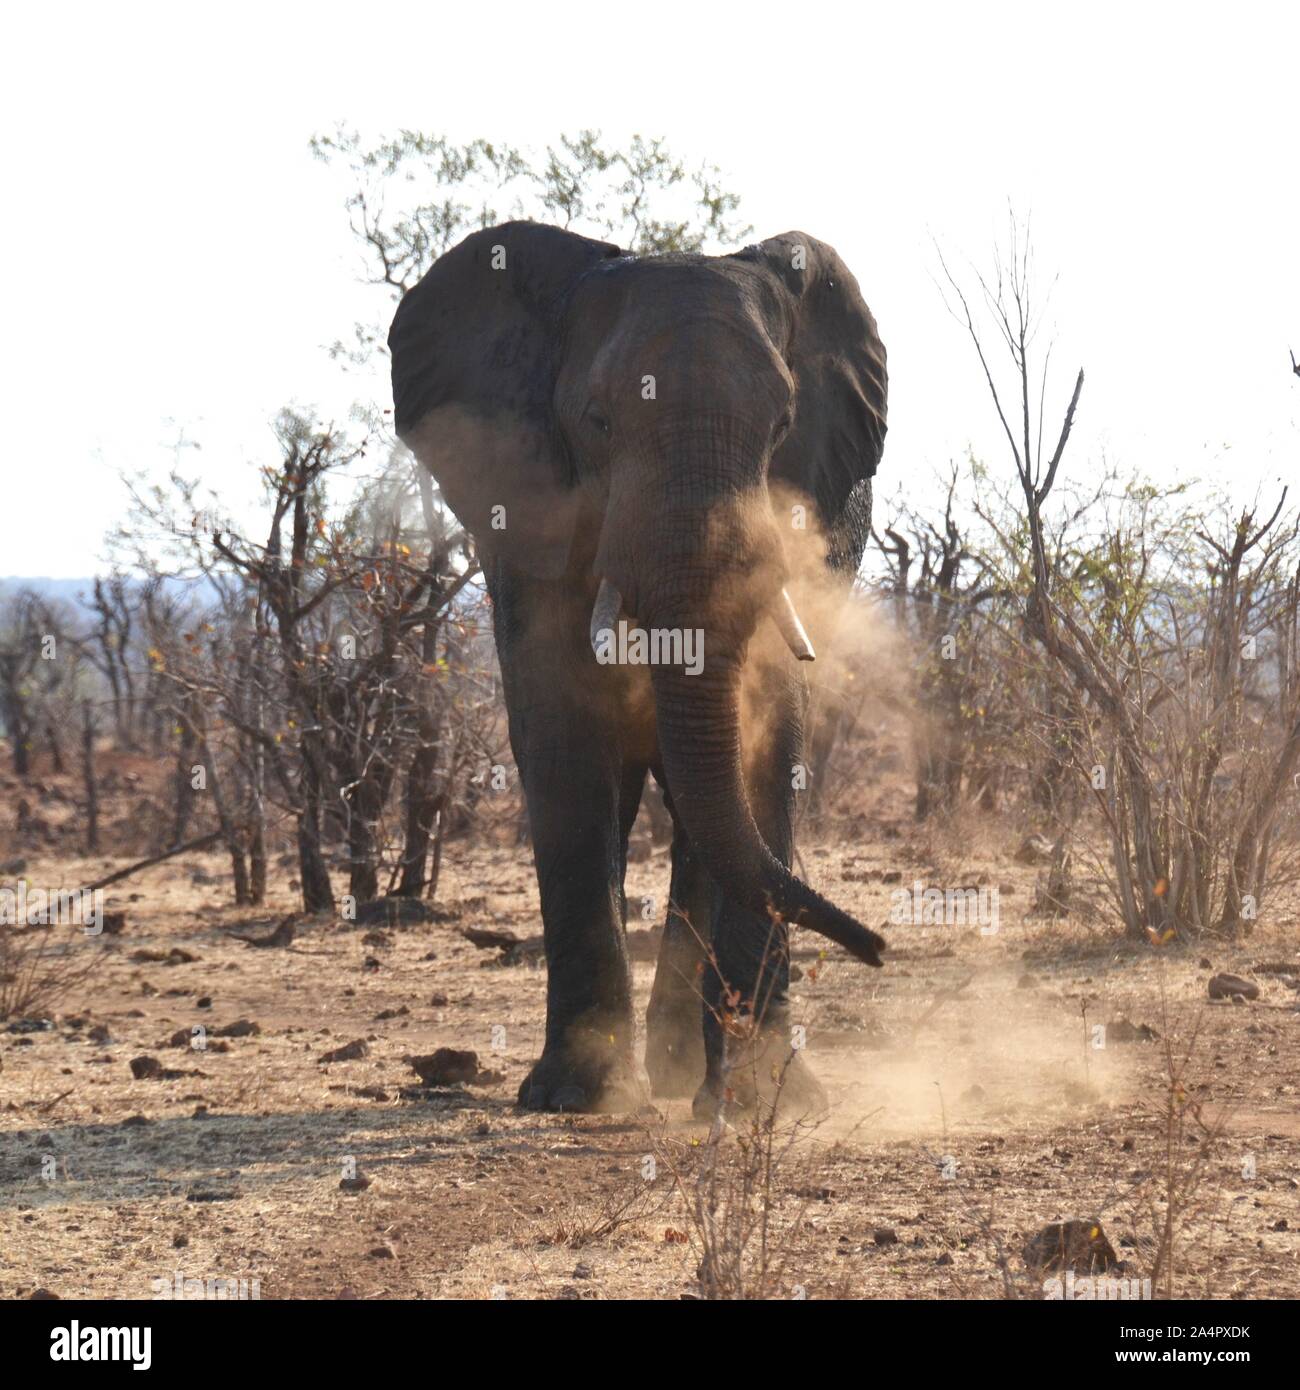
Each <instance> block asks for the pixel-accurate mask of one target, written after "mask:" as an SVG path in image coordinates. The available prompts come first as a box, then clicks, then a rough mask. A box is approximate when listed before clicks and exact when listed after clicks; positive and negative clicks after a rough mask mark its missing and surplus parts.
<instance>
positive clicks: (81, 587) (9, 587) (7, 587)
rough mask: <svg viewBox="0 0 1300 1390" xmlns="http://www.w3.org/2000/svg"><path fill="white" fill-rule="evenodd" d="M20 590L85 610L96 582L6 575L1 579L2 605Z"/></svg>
mask: <svg viewBox="0 0 1300 1390" xmlns="http://www.w3.org/2000/svg"><path fill="white" fill-rule="evenodd" d="M20 589H31V590H32V591H33V592H34V593H37V594H40V595H41V597H42V598H48V599H59V600H61V601H62V602H64V603H71V604H75V605H76V606H78V607H81V608H85V607H88V606H89V603H90V596H91V594H92V593H93V592H94V589H95V581H94V579H93V578H86V579H50V578H49V577H48V576H45V575H36V576H33V577H31V578H28V577H26V576H24V575H4V576H2V577H0V603H4V602H5V601H6V600H8V599H10V598H12V597H13V596H14V595H15V594H16V593H18V592H19V590H20Z"/></svg>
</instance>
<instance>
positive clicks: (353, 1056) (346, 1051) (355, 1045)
mask: <svg viewBox="0 0 1300 1390" xmlns="http://www.w3.org/2000/svg"><path fill="white" fill-rule="evenodd" d="M369 1056H370V1045H369V1043H367V1042H366V1040H365V1039H364V1038H356V1039H354V1040H353V1041H352V1042H350V1043H344V1044H343V1046H342V1047H336V1048H335V1049H334V1050H333V1051H332V1052H327V1053H325V1055H324V1056H323V1057H322V1058H321V1061H322V1062H359V1061H360V1060H361V1059H362V1058H363V1057H369Z"/></svg>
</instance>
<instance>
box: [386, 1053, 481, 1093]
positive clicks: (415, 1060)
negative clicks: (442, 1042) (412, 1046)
mask: <svg viewBox="0 0 1300 1390" xmlns="http://www.w3.org/2000/svg"><path fill="white" fill-rule="evenodd" d="M402 1060H403V1061H404V1062H405V1063H406V1064H407V1065H408V1066H409V1067H410V1068H411V1069H412V1070H413V1071H414V1072H415V1073H416V1074H417V1075H418V1076H419V1078H420V1080H421V1081H423V1082H424V1084H425V1085H426V1086H461V1085H464V1084H465V1083H466V1082H470V1081H477V1080H478V1077H479V1069H478V1053H477V1052H469V1051H465V1052H461V1051H458V1050H457V1049H456V1048H454V1047H440V1048H439V1049H438V1050H437V1051H436V1052H432V1053H429V1054H428V1055H426V1056H423V1057H403V1058H402Z"/></svg>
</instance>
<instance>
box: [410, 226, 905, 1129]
mask: <svg viewBox="0 0 1300 1390" xmlns="http://www.w3.org/2000/svg"><path fill="white" fill-rule="evenodd" d="M389 344H390V346H391V348H392V355H393V385H394V403H395V416H396V427H397V431H398V434H399V435H400V436H401V437H402V438H403V439H404V440H405V441H406V442H407V443H408V444H409V445H410V446H411V448H412V449H413V451H414V452H415V453H416V455H417V456H418V457H419V458H420V459H421V460H422V461H423V462H424V463H425V464H426V465H427V466H428V467H429V468H430V470H431V471H432V472H433V474H434V476H435V477H436V478H437V480H438V482H439V484H440V485H441V488H442V491H443V495H444V496H445V497H446V499H447V501H448V502H449V503H450V505H451V506H452V507H453V509H454V510H455V512H456V514H457V516H458V517H459V518H460V520H461V521H462V522H463V523H464V525H465V526H466V527H467V528H468V529H469V530H470V531H471V533H472V534H473V535H474V536H475V538H476V540H477V543H478V547H479V551H480V554H481V556H482V559H483V566H484V572H485V574H486V577H487V583H488V587H489V590H490V593H491V597H492V601H493V610H494V626H495V634H496V641H497V650H498V654H499V656H500V661H501V669H502V675H503V680H504V685H505V694H506V703H507V708H508V712H509V722H510V738H511V745H512V748H513V750H514V755H515V759H516V762H517V764H518V766H519V770H520V775H521V777H522V780H523V788H524V792H525V795H526V797H527V802H528V812H529V819H530V823H531V827H532V834H533V848H534V854H535V858H536V865H537V877H538V883H539V886H540V890H541V903H542V916H543V920H544V929H545V941H546V958H547V967H548V990H547V1023H546V1042H545V1048H544V1051H543V1054H542V1057H541V1059H540V1060H539V1061H538V1062H537V1063H536V1064H535V1066H534V1067H533V1069H532V1071H531V1073H530V1075H529V1076H528V1078H527V1079H526V1080H525V1082H524V1084H523V1086H522V1088H521V1090H520V1096H519V1098H520V1102H521V1103H522V1104H524V1105H527V1106H530V1107H533V1108H538V1109H546V1110H590V1109H597V1108H602V1109H607V1108H619V1107H622V1106H626V1105H628V1104H630V1103H632V1101H633V1100H634V1099H635V1097H636V1094H637V1087H636V1084H635V1078H636V1075H637V1073H636V1068H635V1065H634V1059H633V1057H632V1043H633V1038H634V1032H635V1030H634V1025H633V1020H632V1012H631V990H630V984H629V973H628V962H627V953H626V945H625V940H624V933H625V927H626V918H627V903H626V899H625V897H624V893H623V878H624V871H625V868H626V855H627V836H628V832H629V830H630V829H631V826H632V822H633V820H634V818H635V816H636V811H637V807H638V805H639V802H640V799H641V794H642V790H643V787H644V785H645V779H646V774H647V771H649V772H651V773H653V775H654V777H655V780H656V781H657V782H658V783H659V785H660V786H661V787H663V788H664V790H665V793H666V798H665V799H666V801H667V804H668V806H669V809H670V810H671V812H672V816H673V823H674V838H673V847H672V889H671V899H672V901H671V905H670V909H669V915H668V921H667V927H666V931H665V936H664V945H663V949H662V954H661V956H660V960H659V966H658V971H657V975H656V979H655V985H654V991H653V994H652V998H651V1003H650V1009H649V1014H648V1017H647V1052H646V1069H647V1072H648V1074H649V1078H650V1082H651V1085H652V1088H653V1090H654V1091H655V1093H656V1094H661V1095H681V1094H691V1093H695V1095H696V1109H697V1112H699V1113H712V1110H713V1108H714V1107H715V1105H716V1104H717V1102H718V1101H719V1099H720V1098H721V1097H722V1096H723V1095H724V1092H725V1093H726V1094H729V1095H733V1097H734V1096H735V1094H736V1092H737V1091H738V1090H739V1089H741V1088H739V1087H738V1084H737V1081H736V1075H737V1072H736V1070H735V1069H734V1068H733V1067H732V1064H731V1063H730V1062H729V1060H728V1056H729V1054H728V1046H729V1043H728V1038H732V1039H734V1038H735V1037H736V1036H737V1035H738V1034H740V1033H743V1032H745V1031H746V1030H748V1033H749V1036H750V1037H751V1038H755V1039H757V1040H758V1043H759V1044H763V1043H764V1040H773V1041H774V1043H775V1046H774V1048H771V1049H769V1052H768V1054H767V1055H770V1056H776V1057H777V1058H778V1060H780V1061H782V1062H783V1061H784V1060H785V1056H786V1055H787V1053H788V1048H787V1047H786V1044H785V1037H786V1035H787V1031H788V1018H787V1014H786V992H787V988H788V980H789V961H788V931H787V925H786V924H787V923H788V922H797V923H799V924H801V925H802V926H804V927H805V928H811V929H812V930H814V931H817V932H820V933H822V934H823V935H826V936H828V937H830V938H831V939H833V940H836V941H839V942H841V943H842V944H844V945H845V946H846V947H847V948H848V949H849V950H850V951H851V952H852V953H853V954H855V955H856V956H858V957H859V958H860V959H862V960H864V961H866V962H867V963H869V964H872V965H879V964H880V958H879V952H880V950H881V949H882V947H883V942H882V941H881V939H880V938H879V937H878V936H876V935H875V934H874V933H873V932H870V931H868V930H867V929H866V928H865V927H863V926H861V925H860V924H859V923H857V922H855V921H854V920H853V919H852V918H851V917H850V916H848V915H847V914H846V913H844V912H842V911H840V910H839V909H838V908H836V907H835V906H834V905H832V904H831V903H829V902H827V901H826V900H825V899H824V898H822V897H821V896H819V895H818V894H817V893H815V892H814V891H813V890H812V889H811V888H809V887H808V886H807V885H806V884H804V883H802V882H801V881H800V880H799V879H797V878H795V877H793V876H792V875H791V873H790V869H789V866H790V862H791V856H792V851H793V845H792V817H793V801H794V792H793V790H792V784H793V780H794V773H793V770H794V767H795V766H796V765H797V764H799V763H800V761H801V759H802V747H803V744H802V738H803V721H804V716H805V711H806V706H807V690H808V687H807V683H806V680H805V677H804V670H805V668H804V667H803V665H802V664H801V663H799V662H796V660H795V659H794V657H793V656H792V655H791V653H790V651H788V650H787V649H786V647H785V645H784V644H783V643H782V641H781V639H780V636H779V635H778V627H777V625H776V624H774V623H772V622H770V621H767V619H768V618H769V616H770V615H771V614H772V613H773V610H774V606H775V605H777V604H778V603H779V602H780V598H781V591H782V587H783V585H785V584H786V582H787V579H788V578H789V577H790V576H789V573H788V572H789V570H790V567H791V563H792V561H793V560H794V559H795V558H796V551H797V550H798V547H799V546H800V545H804V546H807V545H813V544H817V545H820V551H819V553H818V554H817V556H816V563H817V564H818V565H820V566H823V567H828V568H829V570H830V572H831V574H832V575H833V576H838V579H839V581H840V582H841V584H842V585H843V586H844V587H847V584H848V583H849V582H850V580H851V577H852V575H853V573H854V571H855V570H856V568H857V565H858V562H859V560H860V559H861V555H862V549H863V546H864V544H865V540H866V536H867V531H868V528H869V525H870V507H871V483H870V478H871V475H872V474H873V473H874V472H875V469H876V466H877V464H878V462H879V460H880V454H881V449H882V447H883V443H884V434H885V396H886V374H885V352H884V348H883V346H882V344H881V342H880V338H879V336H878V334H877V331H876V325H875V321H874V320H873V318H872V316H871V314H870V312H869V311H868V309H867V307H866V305H865V304H864V303H863V301H862V298H861V295H860V293H859V291H858V287H857V283H856V281H855V280H854V278H853V276H852V275H851V274H850V273H849V272H848V270H847V269H846V268H845V266H844V265H843V263H842V262H841V261H840V259H839V257H838V256H837V255H836V254H835V252H834V251H833V250H831V248H830V247H828V246H825V245H823V244H822V243H820V242H818V241H816V240H815V239H813V238H812V237H807V236H804V235H803V234H801V233H797V232H792V233H787V234H786V235H784V236H780V237H774V238H772V239H771V240H769V241H765V242H763V243H761V244H760V245H758V246H751V247H747V248H746V249H745V250H744V251H741V252H738V253H736V254H735V255H731V256H719V257H703V256H676V255H675V256H661V257H646V258H637V257H633V256H627V255H624V254H623V253H622V252H620V251H619V250H618V248H617V247H614V246H610V245H607V244H605V243H602V242H597V241H591V240H588V239H587V238H584V237H579V236H575V235H573V234H572V233H569V232H565V231H561V230H558V229H556V228H551V227H545V226H540V225H537V224H534V223H524V222H515V223H508V224H506V225H504V226H500V227H493V228H489V229H487V230H485V231H481V232H476V233H475V234H474V235H472V236H470V237H468V238H467V239H466V240H465V241H463V242H462V243H461V244H460V245H459V246H457V247H456V248H454V249H453V250H451V251H449V252H448V253H447V254H446V255H444V256H443V257H442V258H441V259H440V260H439V261H438V262H437V263H436V264H435V265H434V266H433V268H432V269H431V270H430V271H429V273H428V274H427V275H426V276H425V278H424V279H423V280H422V281H421V283H420V284H419V285H418V286H417V287H416V288H415V289H414V290H412V291H411V292H410V293H409V294H408V295H407V296H406V297H405V299H404V300H403V301H402V303H401V305H400V307H399V309H398V312H397V315H396V318H395V319H394V321H393V326H392V330H391V332H390V334H389ZM649 378H652V379H653V382H652V383H651V382H649V381H648V379H649ZM777 483H780V484H781V485H782V488H783V489H785V488H789V489H791V490H793V492H794V494H795V499H796V500H800V501H802V502H803V503H804V504H806V505H807V506H808V508H809V509H810V510H811V511H812V515H813V523H812V524H810V525H809V526H808V528H807V529H806V530H805V531H802V532H801V531H797V530H795V529H793V528H792V527H791V525H790V516H791V513H790V511H789V507H788V505H787V504H788V502H789V501H790V499H789V498H788V497H786V495H785V492H784V491H782V492H781V497H780V507H781V510H780V511H777V510H775V509H774V505H773V501H772V496H773V489H774V487H775V485H776V484H777ZM814 538H819V539H814ZM798 558H799V562H800V564H801V565H802V564H805V563H806V562H807V557H806V556H803V557H798ZM602 579H604V580H606V581H608V582H609V583H610V584H612V585H613V586H615V588H616V589H617V591H618V594H619V595H621V597H622V614H623V616H624V618H626V619H628V620H629V621H631V620H633V619H634V620H635V621H636V622H637V623H638V624H639V625H640V626H641V627H643V628H646V629H649V628H668V629H672V628H677V629H688V628H689V629H699V630H701V631H702V632H703V634H704V669H703V671H702V672H700V673H699V674H697V675H689V674H687V673H686V672H685V671H684V670H683V669H682V668H681V667H675V668H674V667H669V666H663V665H659V666H654V667H651V668H647V667H630V666H617V665H602V664H599V663H598V662H597V660H596V658H595V656H594V654H593V651H592V647H591V644H590V640H589V625H590V620H591V614H592V608H593V604H594V603H595V601H596V597H597V592H598V587H599V585H600V582H601V580H602ZM791 589H792V592H793V593H794V594H795V596H796V598H797V596H798V592H799V590H798V586H797V585H796V584H795V583H794V581H793V580H791ZM615 602H617V598H615ZM805 616H806V615H805ZM809 627H810V636H811V638H812V642H813V645H814V646H816V645H817V644H818V643H819V642H820V641H823V640H824V638H825V637H826V636H827V635H828V634H826V633H820V634H819V632H818V631H817V629H816V626H815V624H809ZM742 681H743V686H744V695H745V700H746V708H747V709H749V708H751V707H752V708H753V709H756V710H758V711H760V712H761V719H759V720H755V721H752V723H751V721H748V720H747V721H746V726H745V730H744V744H743V748H742V728H741V723H742V719H741V700H742ZM755 1020H757V1023H758V1025H759V1026H758V1027H757V1028H755V1027H754V1021H755ZM736 1046H737V1044H735V1043H734V1041H733V1042H732V1043H730V1047H731V1049H732V1050H733V1051H734V1050H735V1047H736ZM788 1079H790V1080H793V1081H794V1082H797V1084H798V1085H799V1086H800V1087H802V1088H803V1089H804V1090H805V1091H808V1092H811V1093H813V1094H815V1092H816V1087H815V1083H814V1082H812V1080H811V1078H810V1077H809V1076H807V1075H806V1073H804V1072H803V1070H802V1065H801V1063H799V1062H796V1064H795V1066H794V1068H793V1069H792V1070H791V1072H790V1073H789V1078H788ZM741 1099H742V1100H743V1099H744V1097H741Z"/></svg>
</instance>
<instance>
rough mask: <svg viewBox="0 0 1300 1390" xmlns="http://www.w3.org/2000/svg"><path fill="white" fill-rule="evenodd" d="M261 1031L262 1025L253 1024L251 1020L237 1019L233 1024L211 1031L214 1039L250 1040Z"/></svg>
mask: <svg viewBox="0 0 1300 1390" xmlns="http://www.w3.org/2000/svg"><path fill="white" fill-rule="evenodd" d="M261 1031H262V1025H261V1024H260V1023H254V1022H253V1020H252V1019H251V1018H237V1019H236V1020H235V1021H234V1023H226V1024H223V1025H222V1027H220V1028H213V1029H212V1030H211V1032H212V1036H213V1037H214V1038H251V1037H252V1036H253V1035H254V1034H256V1033H260V1032H261Z"/></svg>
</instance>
